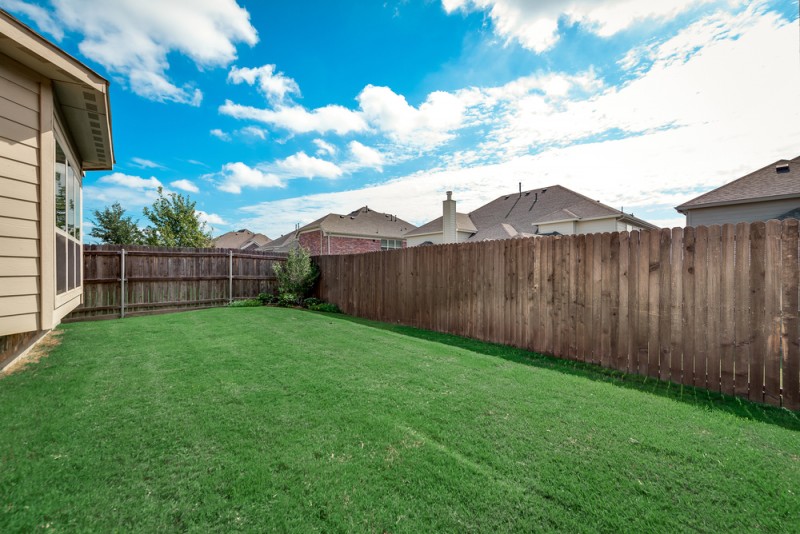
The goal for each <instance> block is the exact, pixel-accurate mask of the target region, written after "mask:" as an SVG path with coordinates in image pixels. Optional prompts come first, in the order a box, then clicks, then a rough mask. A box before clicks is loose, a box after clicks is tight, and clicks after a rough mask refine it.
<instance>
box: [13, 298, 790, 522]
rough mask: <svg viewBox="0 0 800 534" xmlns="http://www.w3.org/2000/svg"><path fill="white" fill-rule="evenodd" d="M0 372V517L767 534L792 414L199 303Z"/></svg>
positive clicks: (473, 346)
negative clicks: (751, 533) (203, 308)
mask: <svg viewBox="0 0 800 534" xmlns="http://www.w3.org/2000/svg"><path fill="white" fill-rule="evenodd" d="M60 339H61V341H62V343H61V344H60V345H59V346H57V347H55V348H54V349H53V350H52V352H51V353H50V355H49V357H46V358H43V359H42V360H41V361H40V362H39V363H36V364H32V365H30V366H29V367H27V368H26V369H25V370H23V371H20V372H17V373H15V374H12V375H10V376H7V377H5V378H2V379H0V406H2V410H0V531H2V532H16V531H30V530H34V529H37V528H42V529H45V528H52V529H55V530H57V531H71V530H82V531H110V530H137V531H141V530H144V531H155V530H167V531H172V530H194V531H207V530H217V531H229V530H248V531H252V530H256V531H263V530H291V531H299V532H312V531H341V532H345V531H374V532H384V531H386V532H425V531H434V530H438V531H453V532H463V531H510V530H515V531H530V530H559V531H595V530H603V531H653V532H663V531H675V530H693V531H715V532H719V531H730V530H734V531H753V530H763V531H773V532H781V531H783V532H785V531H790V530H793V529H795V528H797V525H798V521H800V420H799V419H798V417H797V415H795V414H791V413H788V412H786V411H782V410H778V409H774V408H767V407H760V406H756V405H753V404H750V403H747V402H741V401H737V400H733V399H729V398H721V397H719V396H714V395H710V394H706V393H702V392H699V391H696V390H691V389H690V390H681V389H680V388H676V387H675V386H674V385H673V386H668V385H661V384H658V383H655V382H653V381H645V380H642V379H632V378H631V377H626V378H625V379H624V380H623V379H622V378H621V377H619V376H618V375H614V374H612V373H609V372H604V371H601V370H598V369H595V368H591V367H588V366H583V365H578V364H573V363H570V362H560V361H556V360H552V359H549V358H545V357H541V356H536V355H533V354H529V353H526V352H524V351H518V350H515V349H510V348H507V347H499V346H495V345H491V344H486V343H480V342H476V341H471V340H464V339H461V338H456V337H452V336H446V335H441V334H434V333H430V332H424V331H419V330H415V329H411V328H404V327H397V326H389V325H381V324H377V323H371V322H367V321H360V320H356V319H352V318H347V317H343V316H336V315H327V314H317V313H311V312H305V311H298V310H290V309H277V308H239V309H232V308H231V309H215V310H206V311H199V312H188V313H180V314H174V315H161V316H152V317H145V318H133V319H125V320H123V321H105V322H94V323H78V324H70V325H66V326H64V327H63V334H62V335H61V336H60Z"/></svg>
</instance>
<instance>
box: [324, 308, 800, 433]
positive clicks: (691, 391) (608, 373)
mask: <svg viewBox="0 0 800 534" xmlns="http://www.w3.org/2000/svg"><path fill="white" fill-rule="evenodd" d="M330 317H331V318H336V319H338V320H342V321H349V322H351V323H356V324H359V325H362V326H366V327H369V328H376V329H378V330H385V331H389V332H394V333H397V334H401V335H404V336H409V337H414V338H417V339H424V340H426V341H431V342H434V343H442V344H444V345H450V346H452V347H458V348H460V349H465V350H469V351H472V352H477V353H480V354H485V355H488V356H495V357H498V358H502V359H504V360H508V361H512V362H516V363H520V364H523V365H529V366H532V367H539V368H544V369H551V370H554V371H558V372H561V373H566V374H570V375H575V376H580V377H583V378H587V379H589V380H595V381H602V382H608V383H610V384H613V385H614V386H617V387H623V388H628V389H633V390H637V391H645V392H647V393H650V394H653V395H658V396H660V397H665V398H669V399H673V400H675V401H678V402H683V403H686V404H690V405H692V406H696V407H700V408H704V409H707V410H714V411H720V412H725V413H729V414H732V415H735V416H737V417H741V418H744V419H750V420H753V421H759V422H762V423H768V424H772V425H777V426H780V427H783V428H786V429H789V430H795V431H800V414H798V413H795V412H791V411H789V410H785V409H781V408H776V407H774V406H768V405H764V404H757V403H754V402H751V401H748V400H745V399H740V398H738V397H733V396H730V395H723V394H721V393H717V392H714V391H709V390H707V389H703V388H695V387H691V386H684V385H681V384H675V383H673V382H662V381H660V380H656V379H654V378H651V377H643V376H640V375H634V374H627V373H623V372H621V371H617V370H614V369H608V368H605V367H600V366H598V365H593V364H588V363H584V362H576V361H572V360H563V359H560V358H555V357H552V356H546V355H543V354H538V353H535V352H529V351H527V350H523V349H518V348H516V347H510V346H506V345H498V344H495V343H488V342H485V341H480V340H476V339H470V338H465V337H460V336H455V335H452V334H442V333H440V332H434V331H431V330H422V329H419V328H414V327H410V326H403V325H398V324H390V323H380V322H375V321H370V320H367V319H361V318H358V317H353V316H349V315H330Z"/></svg>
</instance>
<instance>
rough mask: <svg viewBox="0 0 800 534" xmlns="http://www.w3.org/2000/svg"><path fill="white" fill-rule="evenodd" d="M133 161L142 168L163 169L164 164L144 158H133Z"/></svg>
mask: <svg viewBox="0 0 800 534" xmlns="http://www.w3.org/2000/svg"><path fill="white" fill-rule="evenodd" d="M131 163H133V164H134V165H135V166H136V167H140V168H142V169H163V168H164V166H163V165H160V164H158V163H156V162H155V161H150V160H149V159H144V158H131Z"/></svg>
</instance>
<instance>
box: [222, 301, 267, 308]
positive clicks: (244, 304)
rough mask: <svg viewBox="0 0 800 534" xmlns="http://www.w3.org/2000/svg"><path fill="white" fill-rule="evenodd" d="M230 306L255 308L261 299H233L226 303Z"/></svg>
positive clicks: (259, 304)
mask: <svg viewBox="0 0 800 534" xmlns="http://www.w3.org/2000/svg"><path fill="white" fill-rule="evenodd" d="M228 306H229V307H231V308H255V307H258V306H261V300H259V299H245V300H234V301H233V302H231V303H230V304H228Z"/></svg>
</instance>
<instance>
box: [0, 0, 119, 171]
mask: <svg viewBox="0 0 800 534" xmlns="http://www.w3.org/2000/svg"><path fill="white" fill-rule="evenodd" d="M0 55H4V56H7V57H9V58H11V59H12V60H13V61H14V62H16V63H18V64H19V65H22V66H23V67H25V68H27V69H29V70H30V71H32V72H33V73H36V75H39V76H42V77H44V78H47V79H49V80H51V81H52V87H53V93H54V96H55V97H56V98H54V99H53V100H54V104H55V106H56V107H57V108H59V110H60V112H61V116H62V117H63V118H64V121H65V122H66V124H65V127H66V128H67V129H68V130H69V133H70V134H71V136H72V138H73V140H74V141H75V145H76V148H77V151H78V154H76V156H77V157H78V159H79V163H80V166H81V170H84V171H87V170H111V169H112V168H113V165H114V143H113V139H112V135H111V103H110V101H109V97H108V86H109V83H108V80H106V79H105V78H103V77H102V76H100V75H99V74H97V73H96V72H95V71H93V70H92V69H90V68H89V67H87V66H86V65H84V64H83V63H81V62H80V61H78V60H77V59H75V58H74V57H72V56H71V55H69V54H67V53H66V52H65V51H64V50H62V49H61V48H59V47H58V46H56V45H54V44H53V43H51V42H50V41H48V40H47V39H45V38H44V37H42V36H41V35H39V34H38V33H36V32H35V31H34V30H32V29H31V28H30V27H28V26H27V25H25V24H23V23H22V22H21V21H19V20H18V19H16V18H15V17H13V16H12V15H11V14H10V13H8V12H7V11H4V10H3V9H0ZM4 61H6V60H4Z"/></svg>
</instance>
